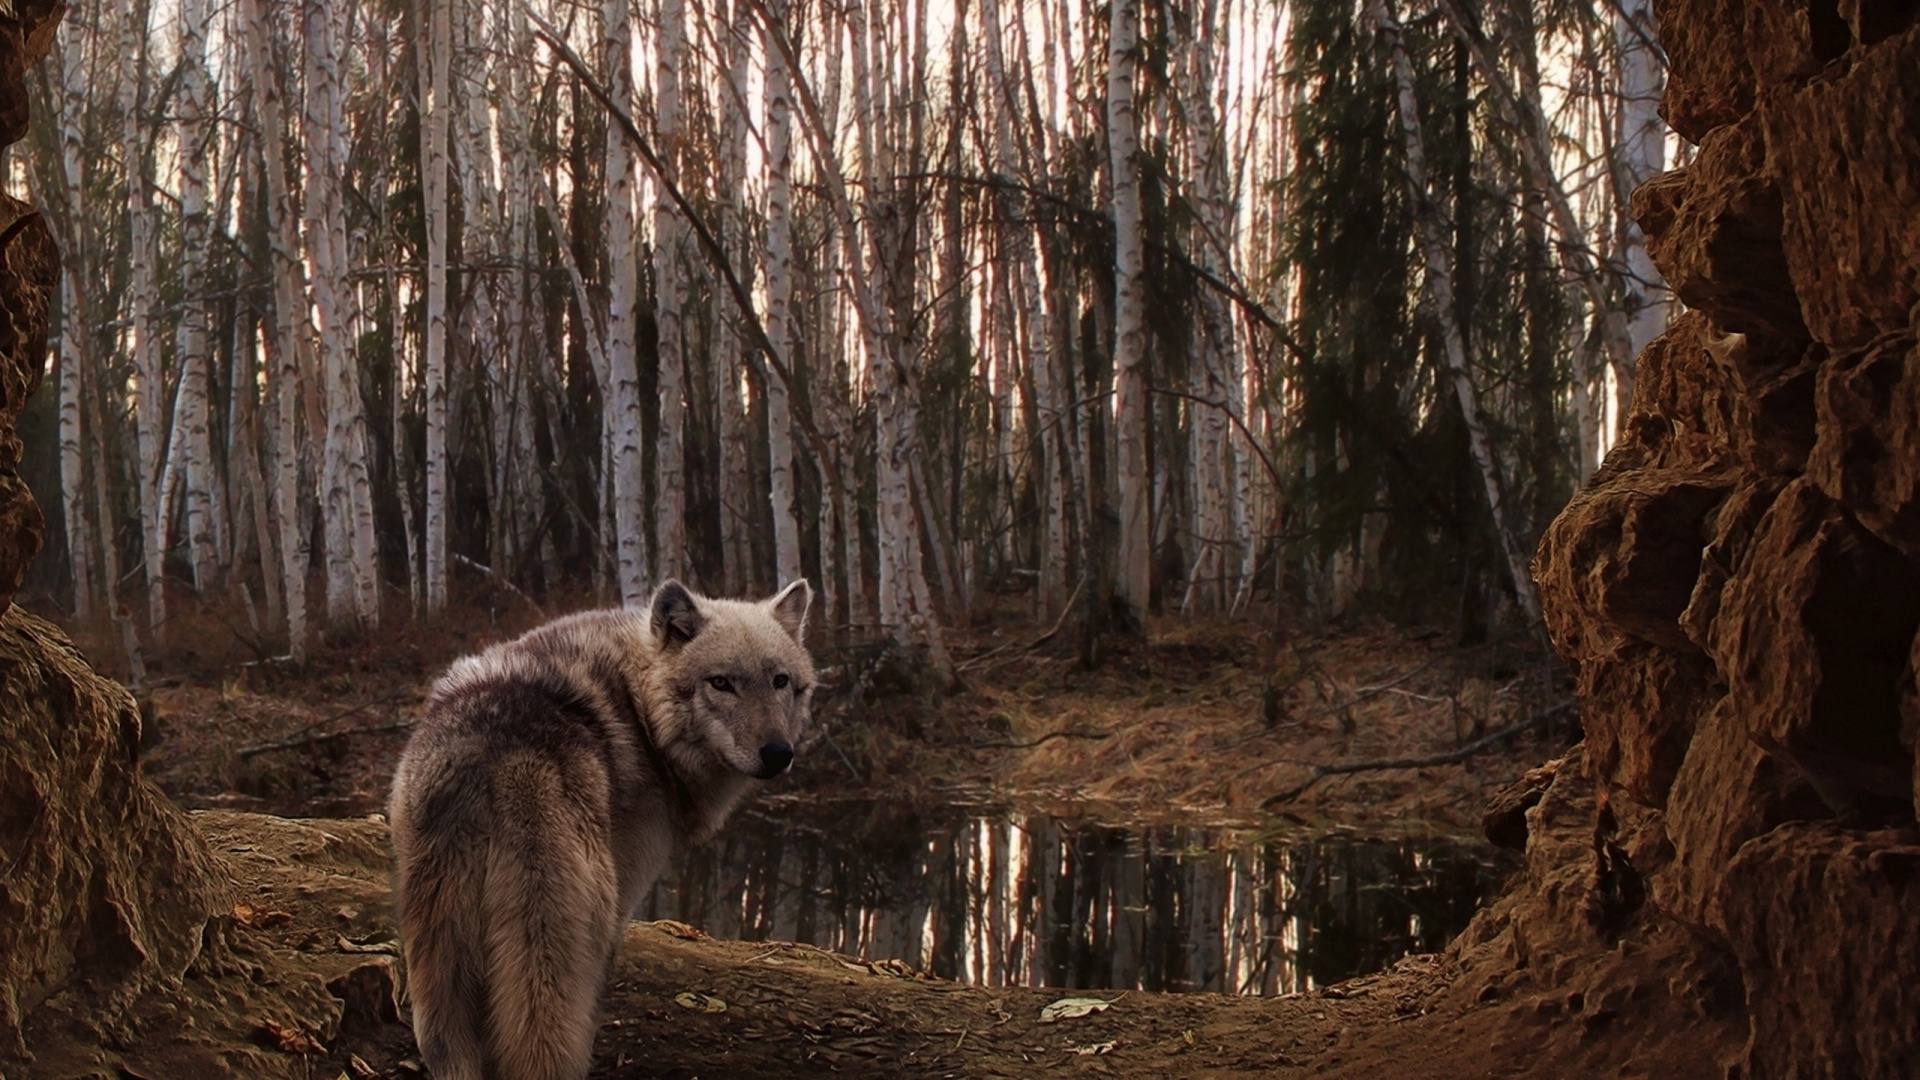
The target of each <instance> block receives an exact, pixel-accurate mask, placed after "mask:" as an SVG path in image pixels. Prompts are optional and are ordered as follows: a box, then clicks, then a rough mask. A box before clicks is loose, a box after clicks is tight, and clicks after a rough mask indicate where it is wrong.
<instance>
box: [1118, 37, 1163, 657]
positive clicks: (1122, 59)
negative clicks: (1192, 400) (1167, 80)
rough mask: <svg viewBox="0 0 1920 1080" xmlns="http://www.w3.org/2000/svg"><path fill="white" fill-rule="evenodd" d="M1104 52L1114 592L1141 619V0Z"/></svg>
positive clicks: (1145, 568) (1146, 574)
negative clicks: (1137, 77) (1137, 117)
mask: <svg viewBox="0 0 1920 1080" xmlns="http://www.w3.org/2000/svg"><path fill="white" fill-rule="evenodd" d="M1110 15H1111V19H1112V26H1111V30H1110V37H1109V44H1108V52H1107V148H1108V152H1109V155H1110V164H1111V170H1112V178H1113V226H1114V293H1115V296H1114V333H1113V337H1114V351H1113V371H1114V394H1115V396H1116V398H1117V401H1116V413H1115V418H1114V425H1115V427H1116V429H1117V430H1116V432H1115V435H1116V438H1117V441H1118V444H1119V445H1118V449H1119V469H1118V474H1119V475H1118V480H1119V487H1120V551H1119V555H1120V559H1119V563H1120V564H1119V566H1118V567H1117V577H1118V580H1116V581H1115V583H1114V584H1115V586H1116V589H1117V592H1118V594H1119V596H1120V598H1121V599H1122V600H1124V601H1125V602H1126V604H1127V607H1128V608H1129V609H1130V610H1131V611H1132V613H1133V616H1134V618H1135V620H1136V621H1138V622H1139V624H1140V625H1142V626H1144V625H1145V616H1146V613H1147V604H1148V597H1149V592H1150V589H1151V587H1152V564H1153V510H1152V501H1151V500H1152V494H1151V486H1150V485H1151V483H1152V477H1151V475H1150V474H1149V471H1148V468H1147V439H1148V437H1149V433H1148V428H1149V418H1150V415H1151V414H1150V411H1149V406H1148V402H1147V393H1148V390H1147V333H1146V268H1145V265H1144V256H1143V252H1142V247H1141V235H1140V228H1141V225H1140V177H1139V163H1138V162H1137V161H1136V160H1135V159H1136V158H1137V157H1138V155H1139V139H1138V137H1137V134H1136V132H1135V129H1134V94H1133V77H1134V67H1135V64H1136V61H1137V58H1136V56H1135V53H1136V52H1137V50H1138V48H1139V33H1140V7H1139V2H1138V0H1112V3H1111V5H1110Z"/></svg>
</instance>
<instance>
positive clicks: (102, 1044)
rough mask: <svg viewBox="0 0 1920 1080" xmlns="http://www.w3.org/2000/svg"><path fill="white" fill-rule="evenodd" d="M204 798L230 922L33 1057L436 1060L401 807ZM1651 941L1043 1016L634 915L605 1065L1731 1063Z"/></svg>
mask: <svg viewBox="0 0 1920 1080" xmlns="http://www.w3.org/2000/svg"><path fill="white" fill-rule="evenodd" d="M195 818H196V821H197V822H198V824H199V825H200V827H201V828H202V829H203V830H204V831H205V832H206V834H207V835H208V837H209V838H210V839H211V841H212V842H213V846H214V849H215V850H216V851H217V852H218V853H219V854H220V855H221V856H222V857H223V858H224V859H226V860H227V862H228V863H229V865H230V866H231V867H232V869H233V872H234V880H235V889H236V891H235V894H234V895H235V901H234V906H233V908H232V910H231V913H230V914H227V915H224V916H222V917H221V918H219V919H216V920H215V922H214V923H213V924H212V926H210V928H209V931H208V935H207V948H206V950H205V952H204V954H203V956H202V957H201V959H200V960H199V961H197V962H196V963H195V965H194V967H193V968H192V969H191V970H190V971H189V972H188V974H187V976H186V978H185V979H184V980H183V981H182V982H181V984H180V985H179V986H178V987H177V988H176V989H175V990H174V991H172V992H170V993H166V994H161V995H156V996H150V997H148V998H146V999H142V1000H141V1001H139V1002H136V1003H134V1004H133V1005H132V1006H131V1008H128V1007H126V1006H125V1004H124V1003H121V1005H120V1006H119V1007H117V1008H116V1006H115V1005H114V1004H113V1003H109V1002H103V1001H100V1000H97V999H96V998H94V997H92V996H91V995H89V994H88V993H87V991H86V990H85V989H80V990H74V991H69V992H67V993H65V994H63V995H61V996H60V997H58V998H56V999H55V1000H54V1001H52V1002H50V1003H48V1005H47V1006H45V1007H43V1008H42V1009H40V1010H39V1011H38V1012H36V1013H35V1014H34V1018H33V1024H32V1027H31V1028H30V1029H29V1031H28V1043H29V1045H31V1046H33V1047H34V1048H35V1051H36V1053H37V1054H38V1056H39V1060H38V1062H37V1063H36V1065H35V1066H34V1069H35V1071H34V1073H33V1074H32V1075H34V1076H36V1077H45V1078H48V1080H56V1078H67V1077H81V1076H87V1077H94V1076H114V1077H120V1078H134V1080H169V1078H176V1077H177V1078H195V1080H198V1078H202V1077H205V1078H214V1077H224V1076H231V1077H288V1078H292V1077H301V1078H310V1077H322V1078H332V1077H338V1076H346V1077H349V1078H350V1080H370V1078H373V1077H390V1078H395V1080H402V1078H411V1077H416V1076H419V1075H421V1068H420V1066H419V1062H418V1058H417V1056H416V1055H417V1052H416V1050H415V1049H414V1047H413V1044H412V1041H411V1037H410V1035H409V1033H408V1030H407V1028H406V1027H405V1025H404V1023H403V1022H402V1017H404V1015H405V991H404V979H403V978H396V972H397V965H396V963H395V960H394V956H393V946H392V944H391V943H392V940H393V930H392V919H391V912H390V908H389V904H388V893H387V873H386V828H385V826H384V824H382V823H381V822H379V821H378V820H372V819H357V820H307V821H293V820H287V819H282V818H275V817H268V816H263V815H253V814H242V813H234V812H226V811H208V812H202V813H199V814H196V815H195ZM1503 917H1504V916H1502V915H1501V914H1500V913H1499V912H1498V911H1495V912H1493V913H1491V914H1490V915H1489V916H1488V917H1487V918H1486V919H1485V920H1483V922H1482V923H1477V924H1476V928H1477V929H1478V930H1479V931H1480V933H1479V934H1478V935H1476V933H1475V932H1474V931H1469V933H1468V934H1467V935H1465V937H1464V938H1463V942H1466V941H1472V940H1474V939H1476V937H1479V938H1486V937H1488V936H1490V935H1496V934H1498V933H1499V932H1500V931H1501V929H1502V926H1501V925H1500V920H1501V919H1502V918H1503ZM1631 940H1632V942H1633V950H1634V951H1635V952H1636V953H1638V952H1640V950H1645V952H1644V953H1643V954H1641V955H1639V956H1638V959H1637V960H1636V961H1635V962H1636V963H1637V965H1638V967H1639V968H1640V969H1643V970H1644V971H1647V972H1651V973H1652V974H1651V975H1649V976H1647V977H1646V978H1642V979H1640V980H1639V981H1638V982H1635V981H1632V980H1628V981H1627V982H1626V983H1625V985H1626V986H1627V987H1628V989H1627V990H1625V991H1618V992H1616V993H1615V994H1614V996H1613V997H1610V998H1608V999H1607V1000H1604V1001H1594V1002H1585V1001H1582V1000H1581V994H1580V992H1579V991H1578V990H1577V989H1576V990H1573V991H1571V992H1569V991H1567V990H1565V989H1564V987H1565V986H1567V985H1578V980H1577V978H1574V975H1572V974H1570V971H1571V969H1595V970H1598V969H1607V970H1609V971H1612V970H1613V969H1618V968H1619V967H1621V966H1622V964H1623V963H1626V962H1627V961H1625V960H1623V958H1626V957H1628V956H1629V955H1630V953H1629V948H1628V947H1627V946H1616V947H1614V948H1613V949H1610V950H1589V952H1588V954H1586V955H1567V956H1562V957H1559V958H1556V960H1555V965H1554V966H1555V968H1556V970H1555V972H1554V974H1553V976H1552V978H1551V979H1546V978H1545V977H1544V973H1541V974H1542V976H1543V977H1542V979H1541V980H1540V982H1541V983H1552V984H1554V985H1555V986H1557V987H1559V988H1557V989H1548V988H1545V987H1544V986H1542V985H1539V984H1537V983H1536V981H1535V980H1534V978H1533V976H1532V975H1531V974H1529V973H1528V972H1527V971H1526V970H1524V969H1523V970H1520V971H1503V970H1500V969H1501V967H1502V965H1498V964H1493V965H1490V964H1489V963H1488V962H1487V958H1488V956H1489V955H1490V952H1491V951H1492V950H1493V946H1491V945H1486V944H1476V945H1456V946H1455V948H1454V949H1453V950H1451V951H1450V952H1449V953H1448V954H1445V955H1442V956H1426V957H1414V958H1409V959H1407V960H1403V961H1401V962H1400V963H1399V964H1398V965H1396V966H1395V967H1394V968H1393V969H1392V970H1390V971H1388V972H1385V973H1382V974H1379V975H1375V976H1370V977H1367V978H1362V979H1356V980H1353V981H1351V982H1347V983H1342V984H1339V985H1337V986H1333V987H1329V988H1327V989H1325V990H1323V991H1319V992H1315V993H1312V994H1307V995H1295V996H1288V997H1280V998H1234V997H1222V996H1218V995H1206V994H1187V995H1162V994H1145V993H1137V992H1130V993H1112V992H1105V993H1095V994H1090V995H1087V996H1093V997H1099V998H1101V999H1104V1000H1108V1001H1109V1002H1110V1003H1111V1004H1110V1006H1109V1007H1108V1008H1107V1009H1106V1010H1105V1011H1104V1012H1100V1013H1097V1014H1095V1015H1092V1016H1088V1017H1085V1018H1081V1019H1075V1020H1063V1021H1060V1022H1058V1023H1053V1024H1046V1023H1042V1022H1040V1020H1039V1016H1040V1011H1041V1009H1042V1008H1043V1007H1044V1006H1045V1005H1046V1004H1048V1003H1049V1002H1050V1001H1053V1000H1054V999H1055V998H1057V997H1059V996H1061V994H1060V992H1058V991H1050V990H1035V989H1027V988H980V987H969V986H961V985H957V984H954V983H949V982H943V981H939V980H934V979H929V978H926V977H924V976H922V975H919V974H918V973H916V972H914V971H912V970H911V969H909V968H907V967H906V966H905V965H902V964H899V963H897V962H882V963H863V962H859V961H856V960H853V959H850V958H847V957H842V956H836V955H834V954H831V953H827V952H824V951H822V950H818V949H813V948H808V947H804V946H796V945H781V944H772V943H767V944H751V943H745V942H723V941H714V940H712V939H709V938H707V937H705V936H704V935H702V934H700V933H698V932H697V931H695V930H692V929H691V928H688V927H684V926H681V925H679V924H673V923H637V924H634V926H633V927H632V928H630V929H629V931H628V933H627V936H626V940H625V942H624V944H623V947H622V949H621V951H620V954H619V958H618V961H617V963H616V966H615V969H614V972H613V981H612V986H611V989H610V991H609V994H608V996H607V999H606V1000H605V1002H604V1005H605V1008H604V1012H603V1024H602V1027H601V1036H600V1040H599V1042H598V1044H597V1046H596V1054H595V1057H596V1062H597V1064H596V1067H595V1069H594V1072H593V1074H592V1075H593V1076H595V1077H597V1078H602V1080H616V1078H617V1080H627V1078H633V1080H639V1078H643V1077H646V1078H661V1077H671V1078H678V1080H693V1078H703V1077H704V1078H723V1077H737V1076H760V1077H812V1076H828V1075H835V1076H847V1077H867V1078H873V1080H880V1078H891V1077H905V1076H928V1077H935V1076H937V1077H1052V1076H1063V1075H1064V1076H1101V1077H1139V1078H1143V1080H1145V1078H1153V1080H1174V1078H1184V1077H1195V1078H1200V1077H1205V1078H1217V1080H1227V1078H1252V1077H1274V1076H1279V1077H1285V1076H1308V1075H1311V1076H1331V1077H1351V1078H1358V1077H1484V1076H1500V1077H1509V1076H1511V1077H1539V1078H1543V1080H1544V1078H1549V1077H1552V1078H1561V1077H1600V1076H1607V1077H1620V1076H1626V1077H1652V1076H1656V1075H1657V1076H1663V1077H1665V1076H1688V1077H1691V1076H1706V1075H1712V1074H1713V1073H1714V1068H1713V1062H1714V1057H1713V1055H1714V1054H1715V1053H1717V1052H1720V1051H1722V1050H1724V1044H1725V1041H1726V1038H1725V1036H1726V1034H1727V1033H1726V1032H1724V1031H1721V1030H1719V1029H1718V1028H1717V1027H1715V1026H1714V1025H1713V1023H1712V1022H1710V1021H1706V1020H1703V1021H1702V1029H1703V1030H1702V1032H1701V1033H1699V1034H1698V1035H1697V1036H1695V1035H1693V1034H1692V1033H1689V1032H1684V1031H1679V1032H1677V1031H1675V1030H1674V1027H1673V1024H1672V1021H1671V1019H1670V1016H1669V1014H1670V1013H1671V1012H1672V1010H1671V1009H1666V1010H1662V1009H1661V1008H1660V1007H1659V1001H1660V999H1662V998H1664V996H1665V995H1666V994H1668V993H1670V992H1673V991H1672V985H1673V984H1674V983H1675V982H1676V981H1677V980H1678V979H1679V978H1680V977H1681V976H1682V975H1683V974H1684V973H1683V972H1676V971H1675V969H1674V966H1673V965H1672V964H1671V963H1669V962H1668V960H1667V955H1666V954H1673V953H1674V951H1675V949H1676V948H1677V946H1674V945H1673V944H1672V943H1671V942H1666V943H1663V942H1662V940H1661V939H1659V938H1658V937H1657V936H1653V937H1650V938H1649V939H1648V940H1650V942H1651V943H1650V944H1647V943H1643V940H1642V939H1641V938H1632V939H1631ZM1663 949H1664V950H1665V952H1664V953H1663V952H1662V950H1663ZM1489 968H1492V969H1493V974H1492V975H1491V976H1489V975H1488V973H1487V972H1488V970H1489ZM1576 974H1577V973H1576ZM1569 979H1573V980H1574V981H1573V982H1572V983H1569ZM1611 984H1612V985H1615V986H1619V985H1621V980H1619V979H1618V978H1617V977H1616V978H1613V979H1612V980H1611ZM683 995H692V996H686V997H683ZM716 1003H724V1006H720V1005H718V1004H716ZM690 1006H691V1007H690ZM710 1010H712V1011H710Z"/></svg>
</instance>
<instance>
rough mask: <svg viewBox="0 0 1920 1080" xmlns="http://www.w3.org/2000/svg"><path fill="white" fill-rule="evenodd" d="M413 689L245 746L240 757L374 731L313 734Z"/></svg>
mask: <svg viewBox="0 0 1920 1080" xmlns="http://www.w3.org/2000/svg"><path fill="white" fill-rule="evenodd" d="M411 689H412V688H411V687H407V688H403V689H399V690H395V691H394V692H392V693H390V694H386V695H383V696H381V697H377V698H374V699H373V700H372V701H363V702H361V703H360V704H358V705H355V706H354V707H353V708H351V709H345V710H342V711H340V712H337V713H334V714H333V715H331V716H325V717H321V718H320V719H318V720H315V721H314V722H313V723H311V724H307V725H305V726H303V727H297V728H294V729H293V730H292V731H290V732H288V733H287V734H285V735H283V736H281V737H280V738H278V739H276V740H274V741H273V742H264V743H255V744H254V745H252V746H243V747H241V748H240V756H241V757H243V758H250V757H253V756H254V755H255V754H264V753H267V752H268V751H270V750H291V749H293V748H294V747H297V746H311V745H313V744H314V743H317V742H319V741H320V740H321V739H331V738H333V737H334V736H335V735H351V734H354V733H355V732H363V731H369V730H374V729H370V728H348V729H347V730H346V731H330V732H325V733H322V734H313V730H314V729H315V728H321V727H326V726H327V725H329V724H332V723H335V722H336V721H340V720H345V719H346V718H347V717H349V716H356V715H358V714H360V713H363V712H366V711H367V710H368V709H371V708H373V707H374V706H375V705H385V704H387V703H388V702H391V701H394V700H396V699H398V698H400V697H402V696H403V695H405V694H407V693H408V692H409V691H410V690H411ZM410 724H411V721H409V725H410ZM303 736H304V737H303Z"/></svg>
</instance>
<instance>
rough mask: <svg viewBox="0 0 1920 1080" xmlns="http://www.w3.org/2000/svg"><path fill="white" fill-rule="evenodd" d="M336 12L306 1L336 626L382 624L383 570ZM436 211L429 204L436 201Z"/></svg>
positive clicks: (322, 0)
mask: <svg viewBox="0 0 1920 1080" xmlns="http://www.w3.org/2000/svg"><path fill="white" fill-rule="evenodd" d="M338 14H339V12H337V11H336V10H335V8H334V5H332V4H331V3H328V2H327V0H304V3H303V7H302V17H303V21H304V25H303V27H302V38H303V40H304V41H305V44H306V53H307V55H306V76H307V86H306V90H307V92H306V99H305V109H304V112H305V117H304V119H305V125H304V126H305V135H306V177H305V181H306V182H305V189H306V190H305V194H306V227H307V231H306V241H307V258H308V261H309V272H308V286H309V288H310V289H311V291H312V294H313V299H312V306H313V314H314V318H315V319H316V320H317V321H318V329H319V338H320V361H321V362H320V366H321V377H322V380H323V384H324V387H325V396H326V402H325V406H326V408H325V418H326V447H325V462H324V469H323V476H322V481H321V489H322V496H323V502H324V506H325V512H324V514H323V517H324V519H325V525H326V528H325V530H324V532H325V539H326V562H327V621H328V622H329V623H330V624H331V625H332V626H334V627H335V628H336V629H345V628H347V627H349V626H355V625H357V626H358V628H359V629H361V630H363V631H366V630H372V629H374V628H376V627H378V626H379V624H380V592H379V571H378V566H377V564H376V558H377V551H378V549H377V546H376V544H375V539H374V534H373V492H372V484H371V480H370V477H369V475H368V470H367V433H366V414H365V412H364V410H363V409H362V407H361V402H360V379H359V371H358V365H357V364H356V363H355V361H354V357H353V352H352V348H351V342H350V340H349V338H348V335H347V321H346V320H347V311H346V307H347V303H346V297H347V293H348V290H349V288H350V286H349V282H348V265H347V250H346V247H347V236H346V211H345V208H344V206H343V204H342V201H341V199H342V196H341V191H340V179H341V177H342V176H343V175H344V174H345V172H346V148H345V145H344V141H343V140H344V132H343V130H342V127H343V125H342V118H341V105H342V102H341V92H342V91H341V84H340V66H339V65H340V59H339V58H340V53H339V36H338V35H339V28H338V27H337V26H336V25H335V24H334V19H335V17H336V16H337V15H338ZM429 205H431V204H429Z"/></svg>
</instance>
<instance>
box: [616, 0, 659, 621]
mask: <svg viewBox="0 0 1920 1080" xmlns="http://www.w3.org/2000/svg"><path fill="white" fill-rule="evenodd" d="M669 2H672V0H669ZM601 18H602V20H603V21H604V23H605V33H606V65H607V92H608V93H609V94H610V95H611V96H612V97H613V100H614V101H615V102H617V103H618V104H619V105H620V106H621V107H622V108H627V109H630V108H632V103H633V36H632V35H633V25H632V22H633V20H632V12H631V9H630V8H629V7H628V4H627V0H606V2H605V3H604V4H603V5H602V7H601ZM606 174H607V225H606V228H607V260H608V261H607V320H606V365H607V369H608V370H607V375H606V381H605V382H604V383H603V384H602V387H601V392H602V394H603V395H604V396H603V399H602V400H604V401H605V402H606V403H607V419H606V421H605V422H606V424H607V427H606V432H607V442H606V451H607V453H608V455H609V467H610V468H611V470H612V472H613V501H614V507H613V509H614V513H613V519H614V556H615V565H616V567H617V575H616V576H617V580H618V583H619V587H620V600H621V603H623V604H627V605H630V606H631V605H636V604H640V603H643V602H645V600H646V595H647V565H646V544H645V534H644V532H643V531H642V530H643V528H644V523H643V521H642V518H641V513H640V510H641V501H642V499H643V498H644V495H643V489H642V484H643V482H644V479H645V477H644V475H643V470H642V463H641V454H640V373H639V365H638V360H637V357H636V353H635V349H636V335H635V333H634V315H635V311H636V310H637V309H636V304H637V294H638V292H639V284H638V282H639V272H640V271H639V262H638V257H637V256H636V254H635V251H634V230H635V227H636V224H635V223H636V219H635V212H634V163H633V150H632V148H630V147H629V146H628V145H627V141H626V140H625V139H622V138H620V137H619V136H618V135H617V134H615V133H612V132H609V133H608V135H607V149H606ZM664 338H665V333H664V331H663V332H662V340H663V342H664ZM661 348H662V352H663V354H664V351H665V345H664V344H663V345H662V347H661ZM662 366H663V368H664V366H665V365H664V361H663V363H662ZM661 392H662V404H661V409H662V411H663V412H665V411H666V405H665V393H666V388H665V386H664V379H663V386H662V391H661ZM663 443H664V439H663ZM661 453H662V458H663V459H664V457H665V456H666V454H665V451H664V450H663V451H662V452H661Z"/></svg>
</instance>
